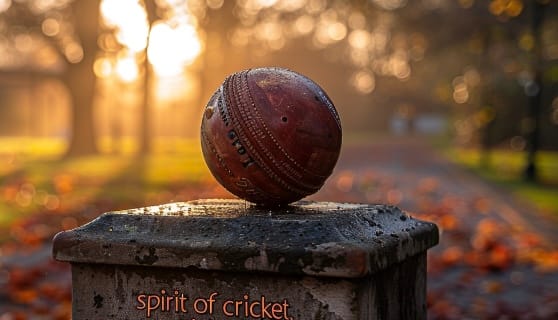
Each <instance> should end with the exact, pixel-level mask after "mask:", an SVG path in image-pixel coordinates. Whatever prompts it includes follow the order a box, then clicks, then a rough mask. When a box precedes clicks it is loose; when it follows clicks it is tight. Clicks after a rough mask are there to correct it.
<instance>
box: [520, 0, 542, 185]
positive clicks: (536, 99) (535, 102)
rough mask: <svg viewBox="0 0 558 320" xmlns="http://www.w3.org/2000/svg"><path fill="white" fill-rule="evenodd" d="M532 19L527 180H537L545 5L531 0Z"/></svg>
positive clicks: (528, 88)
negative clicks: (532, 43)
mask: <svg viewBox="0 0 558 320" xmlns="http://www.w3.org/2000/svg"><path fill="white" fill-rule="evenodd" d="M532 5H533V8H532V10H533V18H532V19H533V20H532V29H533V37H534V39H535V43H534V47H533V69H534V73H535V75H534V78H533V82H532V83H531V84H528V85H527V86H528V87H526V88H525V93H526V94H527V96H528V98H529V110H528V117H529V120H530V121H532V123H533V125H532V127H530V128H528V130H529V131H528V132H527V165H526V167H525V180H526V181H529V182H536V181H537V178H538V177H537V165H536V161H535V160H536V159H535V157H536V155H537V152H538V150H539V131H540V122H541V116H540V112H541V103H542V91H543V83H542V43H541V42H542V39H541V38H542V30H541V26H542V23H543V20H544V9H545V5H544V4H542V3H540V2H538V1H533V4H532Z"/></svg>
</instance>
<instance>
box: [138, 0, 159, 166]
mask: <svg viewBox="0 0 558 320" xmlns="http://www.w3.org/2000/svg"><path fill="white" fill-rule="evenodd" d="M144 4H145V11H146V13H147V21H148V23H149V33H151V28H152V27H153V24H154V23H155V21H156V20H157V5H156V3H155V0H145V1H144ZM148 47H149V34H148V35H147V46H146V47H145V59H144V66H143V68H144V69H143V96H142V102H141V110H140V148H139V155H140V156H145V155H147V154H149V153H151V151H152V140H151V136H152V134H151V121H150V120H151V116H152V111H153V108H152V107H151V104H152V103H153V79H154V77H153V76H154V74H153V68H152V67H151V63H150V62H149V58H148V57H147V48H148Z"/></svg>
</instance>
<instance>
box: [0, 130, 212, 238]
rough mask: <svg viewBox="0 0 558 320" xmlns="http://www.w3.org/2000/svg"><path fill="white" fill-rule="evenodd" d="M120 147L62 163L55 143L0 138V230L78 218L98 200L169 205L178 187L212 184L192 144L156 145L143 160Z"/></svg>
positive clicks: (116, 204) (59, 146) (58, 142)
mask: <svg viewBox="0 0 558 320" xmlns="http://www.w3.org/2000/svg"><path fill="white" fill-rule="evenodd" d="M125 144H126V146H125V152H124V154H122V155H117V154H112V153H109V152H107V150H110V149H108V148H106V147H105V146H103V143H101V144H100V145H101V150H104V151H105V152H104V153H102V154H100V155H95V156H89V157H80V158H75V159H63V158H62V155H63V153H64V150H65V147H66V145H65V144H64V142H63V141H61V140H59V139H36V138H6V137H2V138H0V230H5V228H9V227H10V225H11V224H12V223H14V222H15V221H20V220H21V218H25V217H28V216H31V215H36V214H56V212H57V211H66V212H68V211H72V212H77V213H79V212H80V210H83V208H84V207H87V206H88V205H89V204H91V203H95V202H99V201H101V202H107V203H109V204H108V205H107V206H108V207H110V208H113V207H114V208H122V207H127V206H134V205H143V204H144V203H145V202H147V201H148V198H149V197H151V198H152V199H158V197H159V198H161V197H162V196H164V197H166V198H164V199H165V200H168V199H169V198H172V194H170V193H172V192H177V191H176V190H180V188H184V187H190V188H194V189H195V188H196V186H198V185H201V184H203V183H206V182H207V181H211V180H210V179H211V176H210V173H209V171H208V170H207V168H206V166H205V164H204V161H203V157H202V155H201V149H200V147H199V143H198V142H197V140H193V139H192V140H172V139H167V140H157V141H156V142H155V143H154V153H153V154H152V155H149V156H146V157H143V158H138V157H136V156H134V155H133V152H131V151H133V150H134V146H133V145H131V144H130V143H129V142H125ZM160 195H162V196H160ZM103 209H104V208H103ZM0 238H2V236H1V235H0Z"/></svg>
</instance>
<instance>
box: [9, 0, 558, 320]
mask: <svg viewBox="0 0 558 320" xmlns="http://www.w3.org/2000/svg"><path fill="white" fill-rule="evenodd" d="M259 66H280V67H286V68H289V69H292V70H295V71H297V72H300V73H302V74H304V75H306V76H308V77H310V78H311V79H313V80H314V81H316V82H317V83H319V84H320V85H321V86H322V87H323V88H324V90H325V91H326V92H327V93H328V95H329V96H330V97H331V99H332V100H333V101H334V103H335V105H336V107H337V109H338V111H339V113H340V116H341V119H342V124H343V134H344V138H343V139H344V146H343V149H342V153H341V158H340V160H339V165H338V167H337V169H336V170H335V171H334V173H333V175H332V177H331V178H330V179H329V180H328V182H326V185H325V186H324V188H323V189H322V190H321V191H320V192H319V193H318V194H316V195H314V196H312V197H310V199H312V200H327V201H353V202H372V203H390V204H395V205H398V206H400V207H402V208H403V209H405V210H407V211H409V212H411V213H412V214H413V215H414V216H416V217H419V218H423V219H428V220H431V221H434V222H436V223H437V224H438V225H439V226H440V229H441V231H442V240H441V244H440V245H439V246H438V247H436V248H435V249H434V250H432V252H431V254H430V257H429V259H430V260H429V270H428V271H429V291H428V297H429V305H428V308H429V317H430V318H436V319H438V318H439V319H446V318H448V319H461V318H483V319H484V318H490V319H500V318H502V317H507V318H529V319H531V318H533V319H535V318H536V319H545V318H548V319H553V318H555V317H557V316H558V290H557V289H556V288H558V274H557V270H558V250H557V248H556V245H555V243H556V240H558V238H557V236H556V230H558V229H557V228H556V226H557V224H556V223H557V222H556V221H557V220H556V219H557V217H558V153H557V152H558V2H557V1H552V0H546V1H544V0H540V1H537V0H482V1H481V0H416V1H406V0H359V1H341V0H230V1H229V0H227V1H225V0H143V1H141V0H140V1H138V0H87V1H84V0H81V1H80V0H74V1H71V0H0V319H1V320H5V319H69V317H70V316H69V314H70V308H71V301H70V299H71V296H70V286H71V283H70V273H69V268H68V266H66V265H64V264H59V263H56V262H54V261H52V260H51V259H50V246H51V244H50V241H51V239H52V236H53V235H54V234H55V233H56V232H58V231H61V230H67V229H71V228H74V227H77V226H79V225H81V224H83V223H86V222H88V221H90V220H91V219H93V218H95V217H96V216H98V215H99V214H101V213H103V212H106V211H111V210H120V209H126V208H132V207H138V206H145V205H155V204H161V203H164V202H169V201H187V200H193V199H197V198H207V197H227V198H228V197H231V195H230V194H228V193H227V192H226V191H225V190H224V189H223V188H221V187H220V186H219V185H217V184H216V182H215V181H214V179H213V178H212V177H211V175H210V174H209V171H208V170H207V169H206V167H205V164H204V162H203V158H202V156H201V150H200V147H199V141H198V134H199V124H200V122H201V113H202V110H203V108H204V106H205V103H206V102H207V100H208V99H209V97H210V96H211V94H212V93H213V92H214V91H215V90H216V89H217V88H218V87H219V85H220V84H221V82H222V81H223V79H224V78H225V77H226V76H227V75H229V74H231V73H233V72H236V71H239V70H242V69H246V68H251V67H259Z"/></svg>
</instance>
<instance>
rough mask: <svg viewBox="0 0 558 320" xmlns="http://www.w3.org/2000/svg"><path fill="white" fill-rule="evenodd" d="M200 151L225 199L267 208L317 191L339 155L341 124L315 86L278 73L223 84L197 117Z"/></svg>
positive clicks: (256, 73) (261, 72)
mask: <svg viewBox="0 0 558 320" xmlns="http://www.w3.org/2000/svg"><path fill="white" fill-rule="evenodd" d="M201 145H202V152H203V156H204V159H205V161H206V163H207V166H208V167H209V169H210V171H211V173H212V174H213V176H214V177H215V178H216V179H217V181H219V183H221V184H222V185H223V186H224V187H225V188H226V189H227V190H228V191H230V192H231V193H233V194H235V195H236V196H238V197H240V198H242V199H245V200H248V201H250V202H253V203H256V204H259V205H264V206H279V205H285V204H288V203H291V202H294V201H297V200H300V199H302V198H303V197H305V196H307V195H310V194H313V193H315V192H316V191H318V190H319V189H320V188H321V187H322V185H323V184H324V182H325V181H326V179H327V178H328V177H329V175H330V174H331V172H332V171H333V168H334V166H335V164H336V162H337V159H338V157H339V152H340V149H341V122H340V119H339V115H338V113H337V111H336V109H335V107H334V105H333V103H332V102H331V100H330V98H329V97H328V96H327V95H326V93H325V92H324V91H323V90H322V88H320V87H319V86H318V85H317V84H316V83H315V82H314V81H312V80H310V79H309V78H307V77H305V76H303V75H301V74H299V73H296V72H294V71H290V70H287V69H282V68H258V69H249V70H244V71H240V72H237V73H235V74H232V75H230V76H228V77H227V78H226V79H225V81H224V82H223V84H222V85H221V86H220V87H219V88H218V89H217V91H216V92H215V93H214V94H213V96H212V97H211V98H210V100H209V102H208V104H207V106H206V107H205V111H204V114H203V117H202V123H201Z"/></svg>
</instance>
